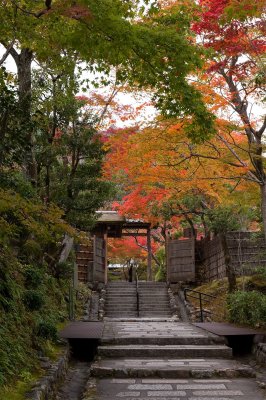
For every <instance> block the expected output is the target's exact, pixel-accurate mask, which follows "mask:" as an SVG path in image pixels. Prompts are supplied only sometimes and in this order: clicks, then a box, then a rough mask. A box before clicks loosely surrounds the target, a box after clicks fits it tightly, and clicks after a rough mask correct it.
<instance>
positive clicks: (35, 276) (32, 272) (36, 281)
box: [24, 265, 43, 289]
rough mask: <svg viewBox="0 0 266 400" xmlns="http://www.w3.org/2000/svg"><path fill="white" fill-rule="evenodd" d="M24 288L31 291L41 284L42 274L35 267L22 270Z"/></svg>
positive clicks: (29, 266) (30, 266) (28, 266)
mask: <svg viewBox="0 0 266 400" xmlns="http://www.w3.org/2000/svg"><path fill="white" fill-rule="evenodd" d="M24 277H25V286H26V287H27V288H28V289H33V288H36V287H38V286H40V285H41V284H42V283H43V273H42V272H41V271H40V270H39V269H38V268H37V267H35V266H32V265H27V266H26V268H25V270H24Z"/></svg>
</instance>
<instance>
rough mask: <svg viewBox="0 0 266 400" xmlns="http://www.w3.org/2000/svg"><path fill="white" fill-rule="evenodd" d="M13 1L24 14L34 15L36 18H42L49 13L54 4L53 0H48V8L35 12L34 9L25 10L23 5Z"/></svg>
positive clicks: (46, 4)
mask: <svg viewBox="0 0 266 400" xmlns="http://www.w3.org/2000/svg"><path fill="white" fill-rule="evenodd" d="M12 3H13V5H14V6H15V7H16V8H17V9H18V10H19V11H21V12H22V13H23V14H26V15H31V16H33V17H35V18H40V17H41V16H42V15H44V14H47V13H48V11H50V10H51V6H52V0H46V1H45V6H46V8H45V9H43V10H41V11H38V12H36V13H35V12H32V11H28V10H25V9H24V8H23V7H20V6H19V5H18V4H17V3H16V2H15V1H12Z"/></svg>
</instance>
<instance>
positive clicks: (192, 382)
mask: <svg viewBox="0 0 266 400" xmlns="http://www.w3.org/2000/svg"><path fill="white" fill-rule="evenodd" d="M96 399H97V400H107V399H108V400H119V399H124V400H133V399H134V400H263V399H265V397H263V392H262V391H261V390H260V389H258V387H257V385H256V382H254V381H252V380H250V379H235V380H232V379H207V380H204V379H158V378H157V379H101V380H90V385H89V388H88V390H87V394H86V395H85V397H84V400H96Z"/></svg>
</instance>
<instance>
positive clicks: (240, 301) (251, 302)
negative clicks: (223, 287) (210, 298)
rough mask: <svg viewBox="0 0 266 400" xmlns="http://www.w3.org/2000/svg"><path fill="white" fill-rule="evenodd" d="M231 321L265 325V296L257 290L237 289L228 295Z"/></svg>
mask: <svg viewBox="0 0 266 400" xmlns="http://www.w3.org/2000/svg"><path fill="white" fill-rule="evenodd" d="M228 309H229V318H230V321H231V322H235V323H239V324H245V325H250V326H253V327H254V326H266V296H265V295H264V294H263V293H260V292H258V291H255V290H254V291H251V292H243V291H237V292H234V293H232V294H230V295H229V296H228Z"/></svg>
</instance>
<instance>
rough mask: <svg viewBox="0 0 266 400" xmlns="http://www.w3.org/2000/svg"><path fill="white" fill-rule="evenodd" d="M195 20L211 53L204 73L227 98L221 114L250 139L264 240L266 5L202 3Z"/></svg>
mask: <svg viewBox="0 0 266 400" xmlns="http://www.w3.org/2000/svg"><path fill="white" fill-rule="evenodd" d="M196 18H197V20H196V21H195V22H194V24H193V26H192V28H193V30H194V31H195V32H196V33H197V34H198V37H199V40H201V42H200V43H201V44H202V46H203V47H205V48H207V49H209V53H208V54H209V57H208V61H207V62H206V67H205V72H206V74H208V79H207V82H208V85H210V86H213V87H214V88H215V90H216V91H217V92H219V93H220V94H221V96H223V98H224V100H225V102H226V104H224V107H223V109H224V110H225V109H226V108H227V110H229V109H230V108H231V110H233V116H231V120H232V118H234V119H235V121H238V124H239V130H240V131H241V130H242V131H243V132H244V133H245V135H246V138H247V143H248V149H247V154H248V156H249V158H250V167H249V171H248V174H247V178H248V179H252V180H253V181H254V182H256V183H257V184H258V185H259V187H260V191H261V203H262V217H263V225H264V233H265V237H266V174H265V162H264V144H263V134H264V133H265V129H266V116H264V115H263V112H262V108H261V107H262V105H261V104H262V102H263V99H264V96H265V66H264V63H263V59H264V55H265V49H266V42H265V21H264V20H263V5H262V2H260V1H258V2H255V3H253V4H248V3H247V2H246V1H245V0H241V1H240V2H235V1H233V0H223V1H217V0H211V1H205V0H201V1H200V2H199V9H198V12H197V16H196ZM205 78H206V75H205ZM225 106H226V107H225Z"/></svg>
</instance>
